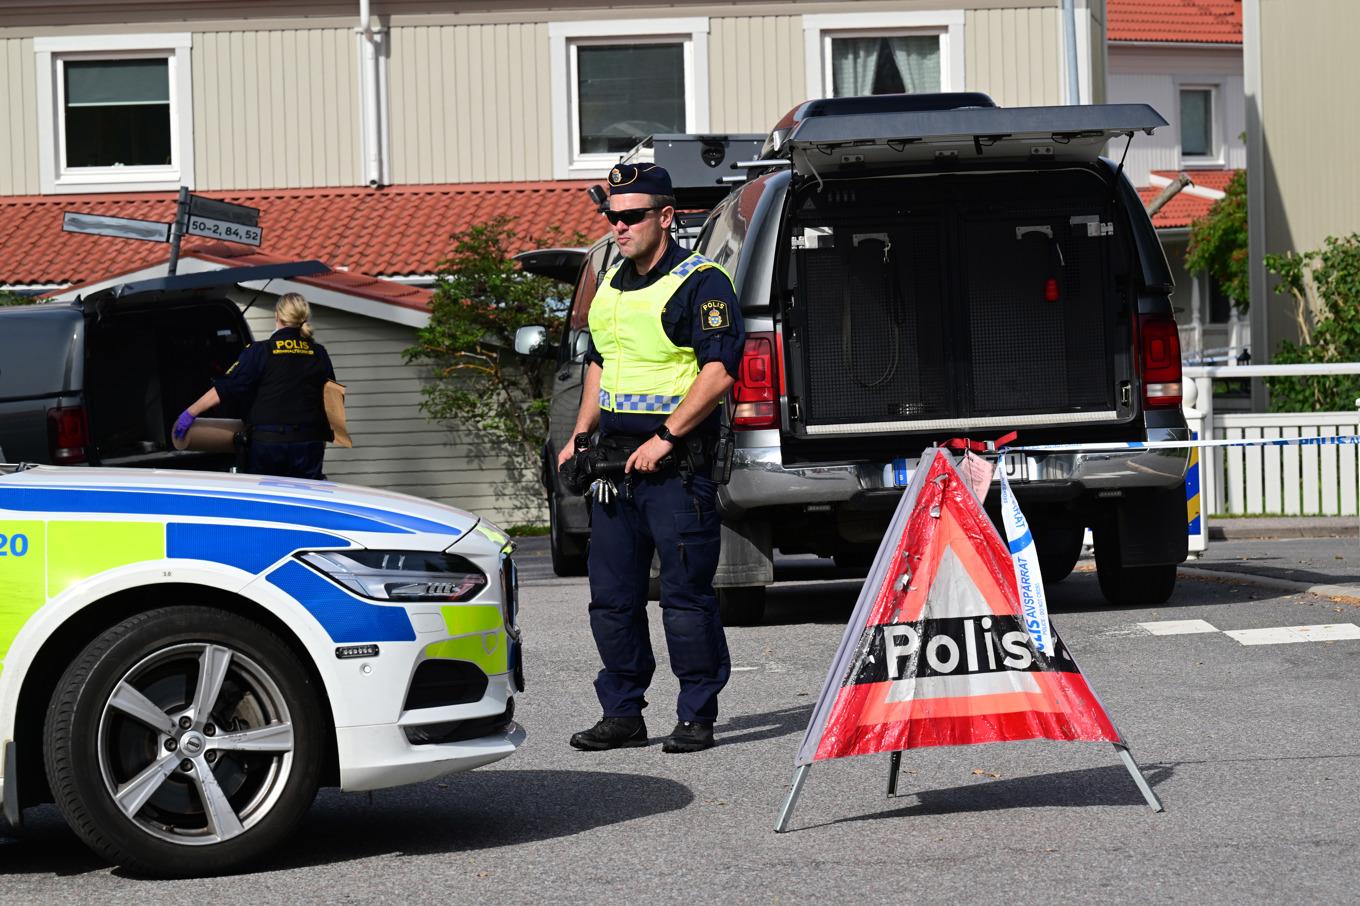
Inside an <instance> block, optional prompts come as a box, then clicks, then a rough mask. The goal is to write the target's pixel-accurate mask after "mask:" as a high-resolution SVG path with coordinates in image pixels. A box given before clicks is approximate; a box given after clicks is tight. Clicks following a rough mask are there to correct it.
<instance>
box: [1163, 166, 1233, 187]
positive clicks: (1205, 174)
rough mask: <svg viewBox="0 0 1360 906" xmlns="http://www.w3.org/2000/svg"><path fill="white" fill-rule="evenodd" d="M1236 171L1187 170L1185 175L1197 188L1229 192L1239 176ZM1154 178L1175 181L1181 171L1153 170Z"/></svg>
mask: <svg viewBox="0 0 1360 906" xmlns="http://www.w3.org/2000/svg"><path fill="white" fill-rule="evenodd" d="M1237 172H1238V171H1236V170H1186V171H1185V175H1186V176H1188V177H1190V181H1191V182H1192V183H1194V184H1195V185H1197V186H1201V187H1203V188H1205V189H1213V190H1214V191H1215V192H1226V191H1228V183H1230V182H1232V178H1233V177H1234V176H1235V175H1237ZM1152 175H1153V176H1161V177H1162V178H1164V179H1173V180H1174V179H1175V178H1176V177H1177V176H1179V175H1180V171H1179V170H1153V171H1152Z"/></svg>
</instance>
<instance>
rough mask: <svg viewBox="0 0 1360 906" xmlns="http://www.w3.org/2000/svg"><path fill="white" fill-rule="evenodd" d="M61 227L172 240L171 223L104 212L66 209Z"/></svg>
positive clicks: (146, 239)
mask: <svg viewBox="0 0 1360 906" xmlns="http://www.w3.org/2000/svg"><path fill="white" fill-rule="evenodd" d="M61 228H62V230H63V231H65V232H67V233H90V234H92V235H95V236H115V237H117V238H119V239H141V240H142V241H144V242H169V241H170V224H168V223H158V222H157V221H155V220H134V219H132V218H130V217H105V216H103V215H102V214H82V213H80V212H79V211H66V212H65V213H63V214H62V215H61ZM258 244H259V243H256V245H258Z"/></svg>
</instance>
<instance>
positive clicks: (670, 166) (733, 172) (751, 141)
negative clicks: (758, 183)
mask: <svg viewBox="0 0 1360 906" xmlns="http://www.w3.org/2000/svg"><path fill="white" fill-rule="evenodd" d="M764 142H765V136H764V134H763V133H740V134H733V135H691V134H680V133H675V134H669V133H659V134H657V135H650V136H648V137H647V138H644V139H643V140H642V141H640V142H638V143H637V144H636V145H634V146H633V148H632V150H630V151H628V152H627V153H625V154H624V155H623V156H622V157H620V158H619V163H621V164H640V163H649V164H657V165H659V166H662V167H665V168H666V172H668V173H670V175H671V185H672V186H674V188H675V203H676V207H678V208H680V209H681V210H703V211H707V210H709V209H710V208H712V207H713V206H714V205H716V204H717V203H718V202H720V201H722V200H723V198H724V197H725V196H726V195H727V193H728V192H729V191H730V190H731V188H732V186H733V185H734V184H735V183H739V182H743V181H745V179H746V171H745V170H743V169H741V168H740V167H738V166H736V165H737V164H740V163H745V162H748V161H753V160H756V159H757V158H759V157H760V148H761V145H762V144H764ZM700 223H702V218H700ZM682 225H686V226H687V224H682Z"/></svg>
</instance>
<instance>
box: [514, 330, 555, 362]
mask: <svg viewBox="0 0 1360 906" xmlns="http://www.w3.org/2000/svg"><path fill="white" fill-rule="evenodd" d="M547 347H548V328H546V327H541V326H538V325H534V326H533V327H521V328H520V329H519V330H517V331H515V352H518V353H519V354H520V355H531V356H538V357H539V358H543V357H546V355H547V353H548V348H547Z"/></svg>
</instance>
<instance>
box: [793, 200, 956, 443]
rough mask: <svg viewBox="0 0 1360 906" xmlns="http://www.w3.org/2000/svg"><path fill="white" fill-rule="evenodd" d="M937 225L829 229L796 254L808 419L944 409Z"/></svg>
mask: <svg viewBox="0 0 1360 906" xmlns="http://www.w3.org/2000/svg"><path fill="white" fill-rule="evenodd" d="M939 245H940V241H939V231H938V230H937V229H932V228H931V227H930V226H929V224H927V223H925V222H921V221H918V222H916V223H914V224H912V225H909V226H908V227H907V228H905V229H904V228H902V227H894V228H893V229H892V230H885V229H879V228H874V227H863V228H856V229H853V230H850V229H846V230H839V229H838V230H836V231H835V234H834V247H829V248H816V249H810V250H808V251H806V252H805V253H804V255H805V258H804V267H805V271H804V277H805V279H804V281H803V284H802V285H803V286H804V287H805V299H806V302H807V305H806V308H805V309H804V310H805V312H806V316H807V321H806V329H805V344H806V345H805V348H806V351H807V367H808V373H809V375H810V377H811V379H810V380H809V382H808V389H807V396H806V403H807V407H808V410H807V411H808V420H809V421H825V420H831V421H866V420H880V419H881V420H897V419H903V418H921V417H929V416H934V415H942V414H945V413H946V412H947V411H948V406H949V399H948V395H949V391H948V389H947V388H948V376H947V374H946V371H945V366H946V363H945V357H944V343H943V339H944V335H943V323H942V317H941V315H942V305H943V300H942V294H941V291H940V248H939Z"/></svg>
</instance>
